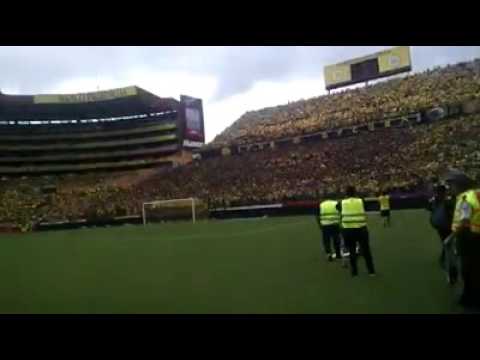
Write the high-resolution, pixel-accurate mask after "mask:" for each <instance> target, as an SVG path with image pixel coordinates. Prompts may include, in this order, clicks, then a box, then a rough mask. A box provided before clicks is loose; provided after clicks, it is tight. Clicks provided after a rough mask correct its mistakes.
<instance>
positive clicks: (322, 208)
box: [316, 197, 342, 261]
mask: <svg viewBox="0 0 480 360" xmlns="http://www.w3.org/2000/svg"><path fill="white" fill-rule="evenodd" d="M337 203H338V202H337V201H336V200H332V199H331V198H330V197H327V198H325V199H324V200H323V201H321V202H320V204H319V207H318V210H319V211H318V216H316V219H317V223H318V226H319V227H320V229H321V230H322V237H323V249H324V251H325V254H326V256H327V260H328V261H332V260H333V256H332V243H333V248H334V249H335V258H336V259H337V260H340V259H341V258H342V255H341V252H340V213H339V212H338V210H337V208H336V206H337Z"/></svg>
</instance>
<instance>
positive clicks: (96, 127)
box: [0, 86, 205, 176]
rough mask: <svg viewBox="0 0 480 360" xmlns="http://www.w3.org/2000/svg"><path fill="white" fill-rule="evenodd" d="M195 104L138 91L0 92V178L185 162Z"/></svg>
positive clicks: (195, 130)
mask: <svg viewBox="0 0 480 360" xmlns="http://www.w3.org/2000/svg"><path fill="white" fill-rule="evenodd" d="M204 142H205V136H204V121H203V107H202V100H201V99H197V98H192V97H189V96H184V95H182V96H181V97H180V101H178V100H176V99H174V98H161V97H158V96H156V95H154V94H152V93H150V92H148V91H146V90H143V89H141V88H139V87H137V86H130V87H125V88H119V89H113V90H108V91H97V92H90V93H83V94H68V95H53V94H52V95H6V94H2V93H0V175H1V176H16V175H34V174H37V175H40V174H55V173H79V172H87V171H110V170H127V169H140V168H148V167H156V166H172V165H175V164H183V163H187V162H189V161H191V159H192V155H191V154H192V149H194V148H196V147H199V146H201V145H203V144H204Z"/></svg>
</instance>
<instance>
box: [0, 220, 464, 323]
mask: <svg viewBox="0 0 480 360" xmlns="http://www.w3.org/2000/svg"><path fill="white" fill-rule="evenodd" d="M392 221H393V227H392V228H387V229H384V228H383V227H382V226H381V220H380V218H379V216H378V215H370V216H369V224H370V235H371V247H372V252H373V256H374V260H375V262H376V267H377V271H378V276H377V277H376V278H370V277H368V276H367V273H366V269H365V263H364V261H363V258H360V259H359V269H360V276H359V277H358V278H351V277H350V274H349V271H348V270H347V269H344V268H342V267H341V266H340V263H338V262H333V263H328V262H327V261H326V259H325V256H324V255H323V252H322V250H321V246H320V244H321V242H320V241H321V236H320V233H319V230H318V228H317V225H316V223H315V221H314V219H313V217H303V216H302V217H288V218H269V219H258V220H230V221H211V222H200V223H197V224H195V225H193V224H189V223H181V224H174V223H170V224H165V225H150V226H147V227H146V228H143V227H142V226H123V227H114V228H98V229H81V230H71V231H56V232H45V233H32V234H27V235H0V240H1V241H0V257H1V259H0V313H4V314H5V313H83V314H85V313H90V314H97V313H179V314H181V313H202V314H215V313H240V314H241V313H294V314H296V313H404V314H405V313H407V314H409V313H413V314H418V313H460V312H462V310H461V308H459V307H458V306H457V305H456V304H455V295H454V291H452V289H450V288H449V287H448V286H447V285H446V282H445V276H444V274H443V272H442V271H441V270H440V269H439V265H438V256H439V240H438V239H437V237H436V234H435V233H434V232H433V231H432V230H431V229H430V227H429V225H428V218H427V213H426V212H425V211H395V212H393V214H392Z"/></svg>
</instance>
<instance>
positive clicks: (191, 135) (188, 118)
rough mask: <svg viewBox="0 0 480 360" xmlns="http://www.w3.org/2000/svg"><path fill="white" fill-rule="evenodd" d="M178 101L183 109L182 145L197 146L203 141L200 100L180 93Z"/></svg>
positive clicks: (203, 129)
mask: <svg viewBox="0 0 480 360" xmlns="http://www.w3.org/2000/svg"><path fill="white" fill-rule="evenodd" d="M180 101H181V103H182V104H183V108H184V109H185V112H184V117H185V130H184V134H183V137H184V145H185V146H187V147H199V146H201V145H203V144H204V143H205V127H204V122H203V105H202V100H201V99H196V98H192V97H190V96H184V95H182V96H181V97H180Z"/></svg>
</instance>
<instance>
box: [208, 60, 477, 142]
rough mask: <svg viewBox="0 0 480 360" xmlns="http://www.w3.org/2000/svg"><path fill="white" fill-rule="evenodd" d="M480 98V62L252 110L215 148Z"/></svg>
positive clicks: (282, 136)
mask: <svg viewBox="0 0 480 360" xmlns="http://www.w3.org/2000/svg"><path fill="white" fill-rule="evenodd" d="M478 97H480V59H477V60H475V61H472V62H468V63H460V64H456V65H451V66H447V67H439V68H436V69H433V70H427V71H425V72H423V73H417V74H414V75H408V76H404V77H401V78H394V79H392V80H387V81H380V82H378V83H375V84H373V85H371V86H367V87H359V88H356V89H350V90H346V91H340V92H337V93H334V94H331V95H324V96H320V97H316V98H311V99H308V100H300V101H295V102H291V103H289V104H287V105H282V106H277V107H272V108H266V109H262V110H259V111H250V112H247V113H246V114H244V115H243V116H242V117H241V118H240V119H238V120H237V121H236V122H235V123H234V124H233V125H232V126H230V127H229V128H227V129H226V130H225V131H224V132H223V133H221V134H220V135H218V136H217V137H216V138H215V139H214V141H213V143H212V145H217V146H218V145H225V144H232V143H235V144H244V143H252V142H262V141H265V140H271V139H278V138H284V137H292V136H297V135H301V134H306V133H312V132H319V131H324V130H329V129H333V128H339V127H349V126H357V125H364V124H366V123H368V122H371V121H376V120H381V119H383V118H384V117H388V116H394V115H395V114H405V113H409V112H416V111H418V110H420V109H426V108H431V107H434V106H439V105H448V104H456V103H459V102H462V101H465V100H470V99H475V98H478Z"/></svg>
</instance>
